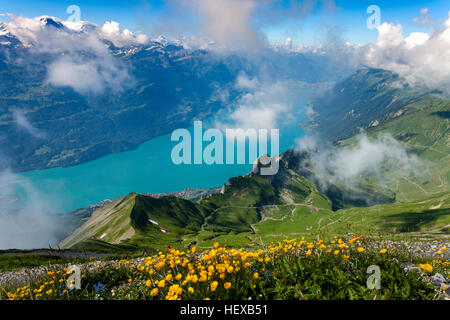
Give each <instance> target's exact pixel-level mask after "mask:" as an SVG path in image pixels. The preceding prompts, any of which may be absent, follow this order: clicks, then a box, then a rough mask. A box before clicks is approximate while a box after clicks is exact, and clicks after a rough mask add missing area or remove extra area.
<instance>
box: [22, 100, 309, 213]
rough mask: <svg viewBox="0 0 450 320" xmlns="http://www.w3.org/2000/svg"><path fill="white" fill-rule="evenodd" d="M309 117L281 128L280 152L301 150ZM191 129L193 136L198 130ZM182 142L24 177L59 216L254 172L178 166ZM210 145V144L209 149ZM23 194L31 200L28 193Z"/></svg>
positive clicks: (158, 142) (161, 140)
mask: <svg viewBox="0 0 450 320" xmlns="http://www.w3.org/2000/svg"><path fill="white" fill-rule="evenodd" d="M305 100H306V98H305ZM297 105H298V108H296V109H297V110H304V108H303V106H304V101H301V102H300V103H297ZM303 117H304V116H303V114H302V112H301V111H299V113H298V114H296V115H292V117H290V120H287V121H284V123H283V125H280V127H281V128H280V142H279V145H280V153H281V152H283V151H285V150H287V149H289V148H292V147H295V140H296V139H297V138H299V137H301V136H302V135H303V131H302V130H301V129H300V127H299V125H298V124H299V122H300V121H302V119H303ZM203 126H204V130H206V129H207V128H208V126H207V124H206V123H205V121H204V123H203ZM188 130H189V131H190V132H191V134H192V136H193V127H191V128H188ZM176 144H177V142H173V141H171V134H168V135H164V136H160V137H158V138H155V139H152V140H150V141H147V142H145V143H143V144H141V145H140V146H139V147H138V148H137V149H135V150H132V151H128V152H122V153H117V154H111V155H108V156H105V157H103V158H100V159H96V160H93V161H90V162H87V163H84V164H81V165H77V166H72V167H66V168H53V169H46V170H36V171H29V172H25V173H21V174H18V176H20V177H21V179H25V180H26V181H27V182H28V183H29V184H31V185H32V186H33V188H34V189H35V190H37V192H38V193H39V194H40V195H41V196H42V197H43V198H45V200H47V201H52V203H55V206H54V207H55V209H54V210H55V211H56V212H69V211H73V210H76V209H78V208H84V207H87V206H89V205H91V204H95V203H97V202H99V201H102V200H104V199H114V198H118V197H121V196H124V195H127V194H129V193H130V192H137V193H145V192H148V193H162V192H172V191H181V190H184V189H187V188H211V187H220V186H221V185H223V184H224V183H226V182H227V181H228V179H229V178H230V177H233V176H237V175H244V174H247V173H248V172H250V171H251V169H252V165H249V164H246V165H225V164H224V165H217V164H213V165H206V164H202V165H194V164H192V165H184V164H181V165H175V164H173V162H172V160H171V152H172V148H173V147H174V146H175V145H176ZM207 144H208V143H206V142H204V143H203V146H204V147H205V146H206V145H207ZM268 150H270V145H269V149H268ZM247 152H248V148H247ZM20 196H21V198H23V197H27V195H26V194H21V195H20Z"/></svg>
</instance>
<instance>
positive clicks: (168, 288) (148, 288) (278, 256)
mask: <svg viewBox="0 0 450 320" xmlns="http://www.w3.org/2000/svg"><path fill="white" fill-rule="evenodd" d="M414 260H416V261H414ZM422 260H423V261H422ZM413 261H414V263H412V262H413ZM416 262H417V263H416ZM371 266H372V267H371ZM373 266H376V267H377V268H379V270H380V274H379V278H376V277H375V278H374V275H375V274H374V273H372V271H371V269H373ZM79 267H80V274H78V278H77V275H76V274H75V273H73V272H70V271H73V270H72V269H70V268H69V266H51V267H48V269H47V271H46V273H45V274H43V275H40V276H38V278H39V279H37V280H35V281H33V282H31V283H29V284H27V285H23V286H19V287H4V288H2V289H1V290H0V297H1V298H2V299H10V300H57V299H65V300H68V299H70V300H141V299H158V300H210V299H211V300H213V299H215V300H272V299H282V300H286V299H325V300H329V299H371V300H372V299H441V298H442V297H443V296H444V295H445V292H446V290H448V286H447V285H445V284H444V283H443V284H441V285H440V286H438V287H437V286H436V284H435V283H434V284H433V283H432V281H430V279H432V277H434V276H435V275H437V274H439V275H441V276H443V277H444V278H447V279H448V276H449V271H450V260H449V259H448V251H447V248H446V247H442V248H440V249H439V251H438V252H436V257H435V258H433V259H432V260H429V261H425V260H424V259H421V258H418V257H415V255H414V252H412V251H411V250H410V248H409V246H408V244H406V243H405V244H402V245H401V246H395V247H392V248H389V247H386V248H380V247H379V244H378V243H377V244H376V245H374V243H373V242H369V241H366V240H364V239H360V238H359V237H353V238H350V239H348V240H347V241H344V240H343V239H341V238H337V237H335V238H334V239H333V240H332V241H331V242H329V243H326V242H324V241H323V240H318V241H314V242H309V241H306V240H305V239H303V238H302V239H300V240H297V239H292V240H284V241H282V242H278V243H272V244H271V245H269V246H267V247H264V248H261V249H259V250H248V251H247V250H244V249H239V250H237V249H232V248H225V247H221V246H220V245H219V243H215V244H214V246H213V248H211V249H208V250H204V251H200V250H198V249H197V248H196V247H191V248H190V249H189V250H186V251H181V250H178V249H168V251H167V252H158V253H157V254H154V255H151V256H149V257H145V258H135V259H122V260H116V261H96V262H91V263H86V264H83V265H80V266H79ZM377 281H378V283H377ZM77 282H78V283H77ZM77 286H78V288H77ZM377 288H378V289H377Z"/></svg>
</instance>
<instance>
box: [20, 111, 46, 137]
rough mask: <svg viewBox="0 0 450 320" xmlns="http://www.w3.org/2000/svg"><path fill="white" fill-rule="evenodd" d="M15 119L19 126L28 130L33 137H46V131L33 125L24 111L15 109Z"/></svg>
mask: <svg viewBox="0 0 450 320" xmlns="http://www.w3.org/2000/svg"><path fill="white" fill-rule="evenodd" d="M13 119H14V121H15V122H16V124H17V126H18V127H19V128H21V129H24V130H25V131H26V132H28V133H29V134H30V135H32V136H33V137H36V138H44V137H45V136H46V133H45V132H44V131H42V130H40V129H38V128H36V127H35V126H33V125H32V124H31V123H30V122H29V121H28V119H27V118H26V117H25V115H24V114H23V113H22V112H20V111H18V110H14V111H13Z"/></svg>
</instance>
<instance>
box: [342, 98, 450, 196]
mask: <svg viewBox="0 0 450 320" xmlns="http://www.w3.org/2000/svg"><path fill="white" fill-rule="evenodd" d="M449 115H450V102H445V101H442V100H441V99H439V98H436V97H431V96H427V97H423V98H422V99H421V100H420V101H417V102H415V103H413V104H410V105H408V106H407V107H405V109H404V113H403V115H402V116H401V117H398V118H395V119H392V120H391V121H388V122H386V123H384V124H382V125H380V126H377V127H373V128H370V129H368V130H367V134H368V136H369V138H372V139H375V138H376V137H377V136H379V135H382V134H390V135H392V136H393V137H394V138H395V139H396V140H397V141H399V142H401V143H402V144H404V145H405V147H406V148H407V149H408V150H409V152H410V153H413V154H416V155H418V156H419V157H420V159H421V161H422V162H423V164H424V165H425V167H426V171H427V172H423V173H421V174H419V175H417V176H416V177H415V179H410V178H408V177H405V176H401V175H400V174H399V173H396V172H387V176H388V177H390V178H392V180H393V181H394V183H392V184H391V185H390V186H389V188H390V189H391V191H392V192H394V193H395V194H396V200H397V201H400V202H408V201H411V200H414V199H419V198H427V197H432V196H433V195H435V194H439V193H443V192H449V190H450V189H449V181H450V124H449ZM355 143H356V137H352V138H350V139H347V140H343V141H339V144H340V145H341V146H343V147H351V146H352V145H354V144H355Z"/></svg>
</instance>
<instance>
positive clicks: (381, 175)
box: [297, 134, 426, 187]
mask: <svg viewBox="0 0 450 320" xmlns="http://www.w3.org/2000/svg"><path fill="white" fill-rule="evenodd" d="M297 145H298V150H300V151H306V152H308V153H309V154H310V156H311V164H312V166H313V171H314V173H315V174H316V175H317V177H318V178H319V180H320V182H321V184H322V186H324V187H326V186H327V185H328V184H329V183H334V184H336V183H343V184H345V185H347V186H350V187H353V186H356V185H358V182H359V178H361V177H368V176H375V177H377V178H378V182H379V183H381V184H385V183H388V182H389V181H390V179H391V178H389V177H387V176H386V172H390V173H391V174H392V173H394V174H395V175H396V176H419V175H421V174H423V173H424V172H425V171H426V166H425V165H424V163H423V162H422V161H421V160H420V159H419V158H418V157H417V156H416V155H414V154H409V153H408V151H407V149H406V147H405V146H404V145H402V144H401V143H400V142H398V141H397V140H395V139H394V138H393V137H392V136H391V135H380V136H378V137H377V138H376V139H369V138H368V137H367V136H366V135H365V134H361V135H359V136H358V141H357V143H356V145H355V146H353V147H351V148H342V147H341V148H337V147H334V146H331V145H328V144H327V143H325V142H323V141H319V140H318V139H316V138H315V137H312V136H305V137H303V138H300V139H299V140H298V141H297Z"/></svg>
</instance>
